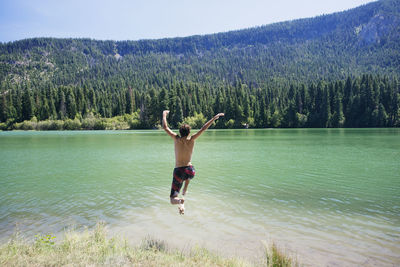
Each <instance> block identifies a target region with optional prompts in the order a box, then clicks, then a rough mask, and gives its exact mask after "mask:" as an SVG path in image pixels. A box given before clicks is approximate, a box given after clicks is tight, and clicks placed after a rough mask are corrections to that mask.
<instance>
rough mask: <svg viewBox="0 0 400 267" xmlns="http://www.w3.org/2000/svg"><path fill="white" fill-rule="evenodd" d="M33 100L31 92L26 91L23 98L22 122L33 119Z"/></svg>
mask: <svg viewBox="0 0 400 267" xmlns="http://www.w3.org/2000/svg"><path fill="white" fill-rule="evenodd" d="M33 114H34V112H33V100H32V96H31V93H30V90H28V89H26V90H25V91H24V94H23V98H22V120H30V119H31V118H32V117H33Z"/></svg>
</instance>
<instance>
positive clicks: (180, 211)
mask: <svg viewBox="0 0 400 267" xmlns="http://www.w3.org/2000/svg"><path fill="white" fill-rule="evenodd" d="M178 210H179V214H180V215H184V214H185V205H183V204H179V206H178Z"/></svg>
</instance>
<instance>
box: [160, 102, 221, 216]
mask: <svg viewBox="0 0 400 267" xmlns="http://www.w3.org/2000/svg"><path fill="white" fill-rule="evenodd" d="M168 113H169V110H164V112H163V120H162V124H163V129H164V130H165V131H166V132H167V134H169V135H170V136H171V137H172V138H173V139H174V143H175V169H174V172H173V178H172V186H171V194H170V201H171V204H175V205H176V204H178V205H179V206H178V209H179V213H180V214H184V213H185V207H184V205H183V203H184V202H185V199H184V198H183V197H182V198H178V195H179V192H180V190H181V188H182V184H183V182H184V181H185V186H184V187H183V191H182V196H185V195H186V191H187V188H188V185H189V181H190V180H191V179H192V178H193V177H194V175H195V173H196V172H195V169H194V167H193V165H192V162H191V161H192V153H193V148H194V142H195V140H196V139H197V138H198V137H199V136H200V135H201V134H202V133H203V132H204V131H205V130H207V129H208V127H210V125H211V124H212V123H213V121H215V120H217V119H218V118H219V117H221V116H224V113H219V114H217V115H215V116H214V117H213V118H212V119H211V120H209V121H208V122H206V124H204V125H203V127H201V129H200V131H198V132H197V133H195V134H194V135H192V136H190V126H189V125H187V124H183V125H182V126H181V127H180V128H179V133H180V135H177V134H176V133H174V132H173V131H171V129H170V128H169V127H168V124H167V115H168Z"/></svg>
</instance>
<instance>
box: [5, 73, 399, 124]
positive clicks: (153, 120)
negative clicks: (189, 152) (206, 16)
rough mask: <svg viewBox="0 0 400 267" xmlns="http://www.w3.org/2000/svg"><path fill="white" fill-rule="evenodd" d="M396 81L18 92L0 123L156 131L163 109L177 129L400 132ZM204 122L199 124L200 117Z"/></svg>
mask: <svg viewBox="0 0 400 267" xmlns="http://www.w3.org/2000/svg"><path fill="white" fill-rule="evenodd" d="M399 90H400V87H399V83H398V81H397V79H394V78H393V79H389V78H388V77H381V76H372V75H363V76H362V77H359V78H351V77H348V78H347V79H346V80H339V81H331V82H324V81H320V82H318V83H310V84H308V85H306V84H303V83H296V84H290V85H288V87H285V86H283V87H280V88H272V87H265V88H260V87H259V88H251V87H249V86H247V85H246V84H243V83H242V82H241V81H240V80H237V81H236V82H235V83H234V84H233V85H229V84H226V85H225V86H220V87H213V86H203V85H200V84H198V83H183V82H172V83H167V84H166V85H165V87H162V88H158V89H155V88H153V87H152V88H148V89H147V90H138V89H136V88H131V87H122V88H119V89H118V90H113V91H109V90H102V89H100V90H99V89H96V90H95V89H94V88H93V86H92V85H85V86H82V87H80V86H76V87H73V86H59V87H51V86H49V87H46V88H44V87H38V88H36V87H32V86H29V84H24V86H21V87H20V88H13V89H10V90H8V91H5V92H3V93H2V94H1V98H0V122H3V127H6V126H7V127H10V128H12V125H13V123H16V122H22V121H25V120H31V119H32V118H35V120H39V121H43V120H67V119H80V120H82V119H84V118H86V117H88V116H97V117H99V118H100V117H104V118H111V117H115V116H123V115H125V114H130V115H131V114H137V117H138V121H139V123H137V124H135V126H134V127H135V128H155V127H157V126H159V124H160V119H161V113H162V111H163V110H164V109H169V110H171V118H170V119H169V121H170V123H171V125H172V126H173V127H177V126H178V125H179V124H180V123H182V122H183V121H184V120H185V119H186V120H188V119H189V120H190V119H195V118H196V116H200V117H202V118H200V121H203V120H205V118H209V117H211V116H212V115H214V114H215V113H218V112H224V113H225V114H226V116H225V118H224V120H219V121H218V123H217V124H216V125H215V127H217V128H242V127H256V128H264V127H321V128H325V127H395V126H400V118H399V112H400V109H399V107H400V91H399ZM203 116H204V117H205V118H204V117H203Z"/></svg>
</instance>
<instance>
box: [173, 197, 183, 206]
mask: <svg viewBox="0 0 400 267" xmlns="http://www.w3.org/2000/svg"><path fill="white" fill-rule="evenodd" d="M170 201H171V204H172V205H177V204H183V203H184V202H185V199H183V198H179V197H178V196H177V195H176V196H173V197H171V198H170Z"/></svg>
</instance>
